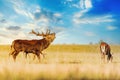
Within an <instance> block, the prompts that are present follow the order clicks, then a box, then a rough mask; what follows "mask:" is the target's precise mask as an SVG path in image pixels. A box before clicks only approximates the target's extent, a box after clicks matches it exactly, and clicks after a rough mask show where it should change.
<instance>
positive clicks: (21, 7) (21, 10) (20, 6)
mask: <svg viewBox="0 0 120 80" xmlns="http://www.w3.org/2000/svg"><path fill="white" fill-rule="evenodd" d="M11 3H12V4H13V8H14V10H15V12H16V13H18V14H20V15H23V16H26V17H27V18H31V19H33V18H34V16H33V14H32V13H31V12H30V11H29V10H28V8H27V9H26V8H25V7H26V6H25V3H23V2H22V1H16V0H13V1H11Z"/></svg>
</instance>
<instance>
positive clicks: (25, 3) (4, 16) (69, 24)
mask: <svg viewBox="0 0 120 80" xmlns="http://www.w3.org/2000/svg"><path fill="white" fill-rule="evenodd" d="M32 29H34V30H35V31H39V32H45V31H46V29H50V30H51V32H55V33H56V39H55V40H54V42H53V44H64V43H65V44H73V43H74V44H89V43H90V42H92V43H98V42H99V41H100V40H104V41H106V42H108V43H113V44H120V0H0V44H11V42H12V41H13V40H15V39H41V37H36V36H35V35H31V34H29V32H30V31H31V30H32Z"/></svg>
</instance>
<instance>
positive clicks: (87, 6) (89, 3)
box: [85, 0, 92, 8]
mask: <svg viewBox="0 0 120 80" xmlns="http://www.w3.org/2000/svg"><path fill="white" fill-rule="evenodd" d="M85 7H86V8H91V7H92V4H91V0H85Z"/></svg>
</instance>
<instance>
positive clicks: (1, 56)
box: [0, 44, 120, 80]
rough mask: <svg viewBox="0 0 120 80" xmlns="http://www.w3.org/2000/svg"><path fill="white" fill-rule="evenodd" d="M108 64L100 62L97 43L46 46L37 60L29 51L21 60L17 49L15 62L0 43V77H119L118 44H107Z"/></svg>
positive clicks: (32, 79) (15, 79) (11, 79)
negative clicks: (109, 48)
mask: <svg viewBox="0 0 120 80" xmlns="http://www.w3.org/2000/svg"><path fill="white" fill-rule="evenodd" d="M110 46H111V49H112V53H113V62H112V63H101V60H100V58H101V55H100V51H99V45H75V44H74V45H50V46H49V48H47V49H46V50H44V51H43V53H44V54H45V58H43V57H42V55H41V62H40V63H39V62H38V59H37V57H36V58H35V60H33V54H29V55H28V57H27V59H25V55H24V53H22V52H20V53H19V55H18V56H17V59H16V62H14V61H13V59H12V56H9V55H8V54H9V52H10V45H0V79H2V80H3V79H4V80H6V79H7V80H8V79H9V80H21V79H22V80H40V79H42V80H44V79H45V80H46V79H47V80H48V79H52V80H53V79H55V80H56V79H57V80H64V79H65V80H76V79H85V80H86V79H101V80H103V79H114V80H115V79H116V80H117V79H120V71H119V70H120V45H110Z"/></svg>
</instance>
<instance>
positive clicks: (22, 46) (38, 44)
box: [9, 30, 55, 62]
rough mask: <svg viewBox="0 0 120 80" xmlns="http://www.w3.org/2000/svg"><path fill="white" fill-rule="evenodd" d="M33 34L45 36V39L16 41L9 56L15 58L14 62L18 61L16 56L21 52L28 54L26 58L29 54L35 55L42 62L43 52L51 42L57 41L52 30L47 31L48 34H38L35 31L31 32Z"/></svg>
mask: <svg viewBox="0 0 120 80" xmlns="http://www.w3.org/2000/svg"><path fill="white" fill-rule="evenodd" d="M30 33H31V34H35V35H36V36H43V39H40V40H20V39H17V40H14V41H13V42H12V45H11V52H10V54H9V55H12V56H13V59H14V61H16V56H17V55H18V54H19V52H21V51H23V52H25V53H26V58H27V54H28V53H33V54H35V55H36V56H37V57H38V60H39V62H40V54H42V51H43V50H44V49H46V48H47V47H48V46H49V45H50V44H51V42H53V40H54V39H55V33H50V30H47V32H46V34H44V33H43V32H42V34H40V33H39V32H38V33H36V32H35V31H34V30H32V31H31V32H30Z"/></svg>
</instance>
